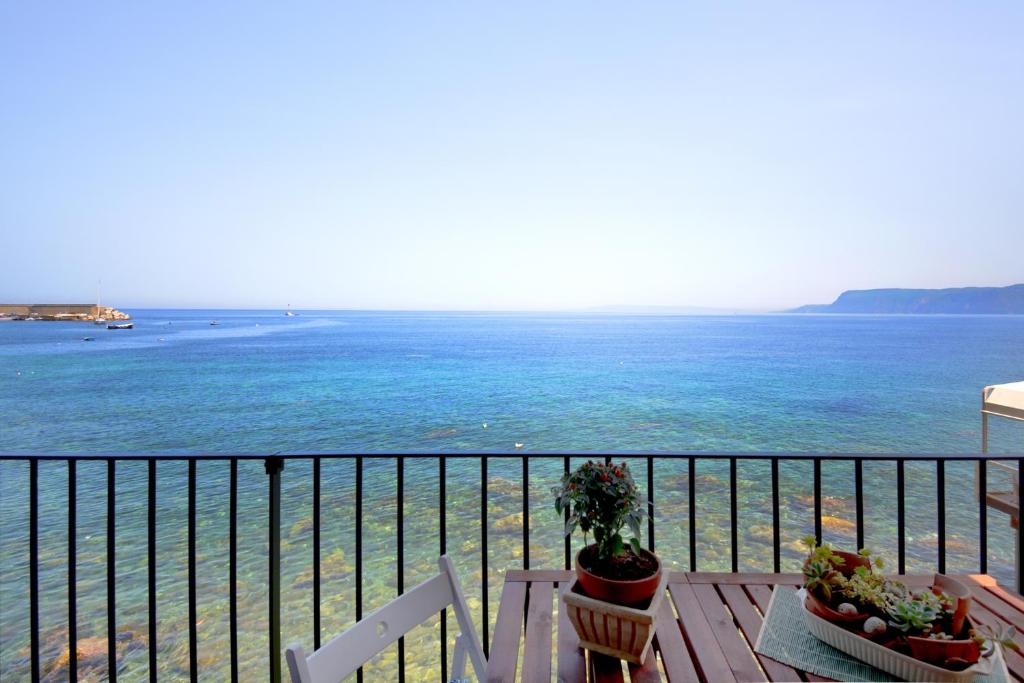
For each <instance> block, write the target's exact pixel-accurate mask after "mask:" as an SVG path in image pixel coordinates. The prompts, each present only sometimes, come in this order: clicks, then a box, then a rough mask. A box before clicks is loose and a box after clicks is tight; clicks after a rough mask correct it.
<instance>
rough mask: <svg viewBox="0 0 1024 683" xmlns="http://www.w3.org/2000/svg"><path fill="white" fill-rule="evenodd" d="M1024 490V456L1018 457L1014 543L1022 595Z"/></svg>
mask: <svg viewBox="0 0 1024 683" xmlns="http://www.w3.org/2000/svg"><path fill="white" fill-rule="evenodd" d="M1022 491H1024V458H1018V459H1017V537H1016V539H1015V540H1016V542H1015V543H1014V546H1015V547H1014V553H1013V556H1014V563H1013V566H1014V579H1016V584H1017V594H1018V595H1020V594H1021V591H1022V590H1024V582H1022V581H1021V575H1020V548H1021V546H1022V545H1024V519H1021V515H1020V498H1021V492H1022Z"/></svg>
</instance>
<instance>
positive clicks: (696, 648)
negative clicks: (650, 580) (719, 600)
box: [669, 583, 736, 683]
mask: <svg viewBox="0 0 1024 683" xmlns="http://www.w3.org/2000/svg"><path fill="white" fill-rule="evenodd" d="M693 588H694V586H693V585H692V583H691V584H681V583H677V584H669V595H670V596H671V597H672V602H673V603H674V604H675V606H676V613H677V614H679V623H680V624H682V627H683V632H684V633H685V635H686V639H687V640H688V641H689V642H690V644H691V645H692V646H693V654H694V656H695V657H696V659H697V662H696V663H697V665H698V666H699V667H700V673H701V675H702V676H703V677H704V679H706V680H709V681H715V682H716V683H719V682H720V683H735V681H736V676H735V675H733V672H732V669H731V668H730V667H729V661H728V660H727V659H726V657H725V654H724V653H723V652H722V648H721V646H720V645H719V644H718V640H717V639H716V638H715V636H714V633H713V632H712V630H711V624H709V623H708V620H707V617H706V616H705V615H704V611H703V610H702V609H701V608H700V603H699V602H698V601H697V596H696V595H695V594H694V592H693Z"/></svg>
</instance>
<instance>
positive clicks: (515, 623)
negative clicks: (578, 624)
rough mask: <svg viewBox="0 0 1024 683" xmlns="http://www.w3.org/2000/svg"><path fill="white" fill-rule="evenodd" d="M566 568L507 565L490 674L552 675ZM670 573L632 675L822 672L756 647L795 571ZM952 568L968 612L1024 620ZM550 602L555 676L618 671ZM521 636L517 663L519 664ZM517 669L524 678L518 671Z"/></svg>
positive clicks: (562, 682) (1012, 656)
mask: <svg viewBox="0 0 1024 683" xmlns="http://www.w3.org/2000/svg"><path fill="white" fill-rule="evenodd" d="M572 576H573V574H572V572H570V571H562V570H545V571H523V570H514V571H510V572H508V574H507V576H506V581H505V586H504V589H503V591H502V596H501V601H500V605H499V607H498V618H497V622H496V623H495V628H494V637H493V641H492V644H491V660H490V662H488V667H487V676H486V680H487V681H510V682H511V681H515V680H522V681H524V682H529V683H533V682H534V681H548V680H550V678H551V636H552V628H553V627H554V625H553V623H552V622H553V621H554V620H555V619H556V617H554V615H553V614H552V597H553V595H554V590H555V585H554V584H556V583H557V584H558V587H557V588H558V590H559V594H561V593H562V592H564V591H565V590H567V589H568V587H569V582H570V579H571V578H572ZM669 576H670V582H669V584H670V585H669V596H670V600H671V602H669V600H666V601H665V602H664V603H663V605H662V607H661V609H660V610H659V612H658V615H657V622H656V632H655V644H654V649H655V652H656V653H657V654H656V656H649V657H648V660H647V661H646V662H645V663H644V665H629V666H628V678H629V679H630V680H631V681H632V682H633V683H654V681H660V680H661V679H662V675H661V673H660V671H659V666H658V664H659V662H658V658H660V660H661V662H660V664H661V669H662V670H664V672H665V677H666V678H667V679H668V681H669V683H684V682H685V683H693V682H695V681H714V682H715V683H717V682H718V681H763V680H765V677H767V679H768V680H773V681H777V680H799V679H800V678H803V679H805V680H808V681H818V680H828V679H823V678H820V677H818V676H815V675H813V674H808V673H805V672H801V671H799V670H797V669H793V668H792V667H789V666H786V665H785V664H782V663H780V662H776V661H775V660H773V659H771V658H769V657H765V656H763V655H758V654H757V653H755V652H753V644H754V643H755V642H756V640H757V634H758V633H759V632H760V628H761V626H762V624H763V617H762V614H763V613H764V612H766V611H767V609H768V604H769V601H770V600H771V593H772V589H773V587H774V585H776V584H783V585H788V586H796V585H798V584H799V583H800V581H801V577H800V575H799V574H751V573H743V574H725V573H716V572H701V573H694V574H684V573H680V572H672V573H670V574H669ZM955 576H956V577H957V578H959V579H960V580H962V581H964V582H965V583H968V584H969V587H970V589H971V593H972V595H973V596H974V598H975V608H974V610H972V614H975V615H976V617H977V619H978V621H979V622H981V623H997V624H1004V623H1010V624H1014V625H1017V626H1018V627H1024V600H1022V599H1021V598H1020V596H1017V595H1016V594H1014V593H1011V592H1009V591H1007V590H1005V589H1003V588H1002V587H1000V586H999V585H998V584H997V583H996V582H995V580H994V579H992V578H991V577H989V576H985V575H955ZM899 578H900V579H901V580H903V581H904V582H905V583H907V584H908V585H910V586H914V587H924V586H928V585H930V584H931V580H932V577H931V576H923V575H915V576H906V577H899ZM527 592H529V594H530V600H529V608H528V609H527V608H526V603H527V600H526V595H527ZM672 605H675V608H676V611H677V612H678V615H679V616H678V620H677V617H676V615H675V614H674V613H673V610H672ZM557 609H558V616H557V621H558V626H557V629H558V630H557V633H556V635H557V647H558V652H557V680H558V681H559V683H585V681H587V680H588V675H587V674H588V673H589V674H590V676H589V680H591V681H602V682H603V681H614V682H618V681H623V680H624V678H625V676H624V672H623V665H622V662H620V661H619V660H617V659H615V658H613V657H607V656H603V655H598V654H596V653H590V655H589V656H588V655H587V654H585V652H584V650H582V649H581V648H580V647H579V639H578V638H577V636H576V632H575V629H574V628H573V626H572V623H571V622H570V621H569V618H568V615H567V614H566V613H565V609H564V603H562V601H561V600H560V599H559V600H558V601H557ZM524 612H525V619H524ZM524 621H525V623H526V634H525V638H523V624H524ZM1015 640H1017V642H1019V643H1022V644H1024V633H1019V634H1018V635H1017V636H1016V638H1015ZM521 641H522V642H523V643H524V645H523V646H522V647H523V662H522V671H521V672H517V666H518V659H519V648H520V642H521ZM687 641H689V642H687ZM1006 659H1007V665H1008V668H1009V670H1010V673H1011V676H1013V678H1014V679H1015V680H1016V681H1024V657H1022V656H1021V655H1019V654H1016V653H1012V652H1011V653H1008V654H1007V657H1006ZM588 660H589V661H588ZM758 664H760V667H758ZM517 674H519V675H521V677H522V678H521V679H517V678H516V676H517Z"/></svg>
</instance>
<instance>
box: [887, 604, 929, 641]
mask: <svg viewBox="0 0 1024 683" xmlns="http://www.w3.org/2000/svg"><path fill="white" fill-rule="evenodd" d="M888 613H889V625H890V626H892V627H893V628H894V629H897V630H899V631H902V632H903V633H906V634H907V635H920V634H922V633H927V632H928V631H930V630H931V628H932V624H933V623H934V622H935V620H936V619H937V618H938V617H939V611H938V610H936V609H935V607H933V606H932V605H931V604H929V603H926V602H924V601H921V600H919V599H917V598H916V596H915V597H912V598H910V599H908V600H901V601H899V602H897V603H896V604H894V605H893V606H892V607H890V608H889V610H888Z"/></svg>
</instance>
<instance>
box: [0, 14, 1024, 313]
mask: <svg viewBox="0 0 1024 683" xmlns="http://www.w3.org/2000/svg"><path fill="white" fill-rule="evenodd" d="M1022 36H1024V3H1020V2H1016V1H1011V2H999V1H993V2H985V3H968V2H958V3H953V2H901V3H890V2H878V3H872V2H857V3H832V2H827V3H822V2H784V3H746V4H743V3H681V2H669V3H663V4H662V3H627V4H623V3H611V2H571V1H566V2H554V3H551V2H545V3H530V2H515V3H493V2H484V3H469V2H452V3H448V2H426V3H400V2H371V3H344V2H324V3H314V2H310V3H300V4H294V3H267V4H265V5H260V4H258V3H244V4H238V3H208V2H204V3H198V2H196V3H192V2H186V1H181V2H173V3H137V2H123V3H103V2H98V3H70V2H66V3H62V2H56V3H35V2H7V3H2V4H0V255H2V265H0V300H8V301H11V302H26V303H42V302H78V301H90V300H92V299H93V298H94V297H95V295H96V287H97V282H98V281H100V280H102V293H103V299H104V303H106V304H109V305H114V306H119V307H257V308H262V307H268V308H275V307H283V306H285V305H288V304H291V305H292V306H293V307H295V308H299V309H301V308H357V309H474V310H565V309H580V308H589V307H596V306H623V305H638V306H640V305H642V306H708V307H724V308H736V309H754V310H775V309H780V308H786V307H790V306H796V305H800V304H804V303H824V302H828V301H831V300H832V299H834V298H835V297H836V296H837V295H838V294H839V293H841V292H842V291H844V290H846V289H862V288H872V287H948V286H966V285H1008V284H1012V283H1015V282H1022V281H1024V259H1022V254H1024V125H1022V121H1024V39H1022Z"/></svg>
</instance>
